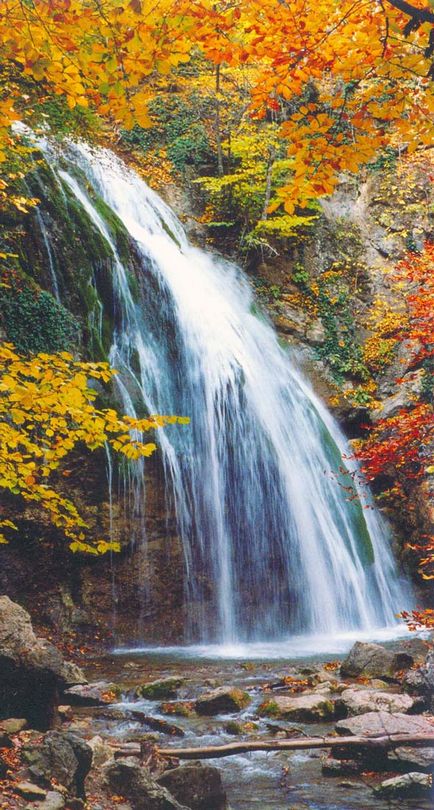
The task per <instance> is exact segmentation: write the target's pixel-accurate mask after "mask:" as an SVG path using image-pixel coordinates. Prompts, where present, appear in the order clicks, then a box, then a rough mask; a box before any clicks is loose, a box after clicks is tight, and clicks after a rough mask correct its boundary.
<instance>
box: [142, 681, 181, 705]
mask: <svg viewBox="0 0 434 810" xmlns="http://www.w3.org/2000/svg"><path fill="white" fill-rule="evenodd" d="M182 684H183V679H182V678H165V679H164V680H162V681H152V683H145V684H143V685H142V686H138V687H137V689H136V695H138V696H139V697H143V698H147V699H148V700H168V699H170V698H173V697H176V694H177V691H178V689H179V688H180V687H181V686H182Z"/></svg>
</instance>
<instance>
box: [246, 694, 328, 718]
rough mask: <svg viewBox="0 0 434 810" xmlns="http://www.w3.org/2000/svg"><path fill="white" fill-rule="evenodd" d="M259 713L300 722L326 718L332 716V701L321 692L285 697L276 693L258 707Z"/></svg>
mask: <svg viewBox="0 0 434 810" xmlns="http://www.w3.org/2000/svg"><path fill="white" fill-rule="evenodd" d="M258 713H259V714H261V715H268V716H270V715H271V716H273V717H281V718H283V717H284V718H285V719H286V720H295V721H296V722H301V723H304V722H306V723H310V722H315V721H318V720H328V719H330V718H332V717H333V716H334V703H333V701H332V700H330V699H329V698H328V697H327V696H324V695H322V694H315V695H312V694H311V695H300V696H299V697H286V696H284V695H276V696H275V697H273V698H272V700H266V701H264V703H262V704H261V706H260V707H259V709H258Z"/></svg>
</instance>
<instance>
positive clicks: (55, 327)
mask: <svg viewBox="0 0 434 810" xmlns="http://www.w3.org/2000/svg"><path fill="white" fill-rule="evenodd" d="M0 318H1V323H2V327H3V329H4V331H5V333H6V337H7V339H8V340H9V341H11V342H12V343H14V344H15V346H16V348H17V349H18V351H20V352H23V353H28V352H42V351H44V352H59V351H65V350H69V349H73V348H74V346H76V345H77V343H78V342H79V334H80V329H79V325H78V322H77V320H76V319H75V318H74V316H73V315H72V314H71V313H70V312H68V310H67V309H65V307H63V306H62V305H61V304H59V303H58V302H57V301H56V299H55V298H53V296H52V295H51V293H49V292H45V291H42V290H40V291H37V292H35V290H34V289H32V288H30V287H24V288H23V289H22V290H16V289H13V288H10V289H7V288H2V289H1V292H0Z"/></svg>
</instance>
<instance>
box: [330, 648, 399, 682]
mask: <svg viewBox="0 0 434 810" xmlns="http://www.w3.org/2000/svg"><path fill="white" fill-rule="evenodd" d="M413 661H414V659H413V657H412V656H411V655H409V654H408V653H396V652H392V651H391V650H388V649H386V648H385V647H382V646H381V645H380V644H365V643H363V642H361V641H357V642H356V643H355V644H354V646H353V647H352V648H351V650H350V652H349V653H348V656H347V658H345V660H344V661H342V664H341V675H342V677H344V678H357V677H359V676H360V675H362V676H364V677H370V678H382V679H386V680H396V674H397V672H399V671H400V670H403V669H408V668H409V667H411V665H412V664H413Z"/></svg>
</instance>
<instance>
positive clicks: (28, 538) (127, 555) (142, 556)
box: [0, 163, 434, 643]
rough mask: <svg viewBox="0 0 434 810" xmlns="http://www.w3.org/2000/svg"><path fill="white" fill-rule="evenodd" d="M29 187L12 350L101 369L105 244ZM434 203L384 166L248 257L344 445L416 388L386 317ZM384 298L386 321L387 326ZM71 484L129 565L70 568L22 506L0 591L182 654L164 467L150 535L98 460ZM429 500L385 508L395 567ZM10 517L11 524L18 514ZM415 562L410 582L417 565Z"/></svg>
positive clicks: (17, 226) (176, 544)
mask: <svg viewBox="0 0 434 810" xmlns="http://www.w3.org/2000/svg"><path fill="white" fill-rule="evenodd" d="M27 182H28V186H29V188H30V190H31V192H32V193H33V194H34V195H35V196H38V197H39V198H40V199H41V204H40V206H39V208H38V211H33V213H32V212H31V213H30V214H19V213H17V214H16V216H15V218H12V219H11V218H9V219H8V220H7V221H5V222H4V223H2V224H3V225H4V244H3V248H2V249H5V250H6V251H7V252H8V253H9V254H13V258H12V259H11V260H10V261H9V263H8V268H7V269H6V270H5V273H6V275H5V276H4V279H3V280H4V282H5V283H6V285H7V286H5V287H3V289H2V306H1V328H2V332H3V335H4V337H5V338H6V339H8V340H10V341H13V342H15V343H16V345H17V347H18V348H21V349H22V350H23V351H25V350H31V351H39V350H41V349H44V350H49V351H56V350H62V349H65V348H72V349H73V350H74V351H76V352H78V353H80V354H81V355H82V356H84V357H88V358H93V359H103V358H105V357H106V356H107V352H108V349H109V346H110V342H111V337H112V334H113V329H114V326H115V325H116V322H117V317H118V313H117V312H116V307H115V306H114V303H113V301H114V296H113V281H112V273H111V257H110V254H109V251H108V250H107V245H106V243H105V242H104V240H103V239H102V238H101V236H100V235H99V234H98V232H97V230H96V229H95V227H94V226H93V225H92V222H91V221H90V220H89V218H88V217H87V215H86V214H85V212H84V211H83V210H82V209H81V208H80V207H79V206H77V204H76V202H75V201H74V199H73V198H72V196H71V195H69V194H68V191H67V189H65V188H63V187H62V188H59V185H58V183H57V182H56V180H55V178H54V176H53V174H52V172H51V170H50V168H49V167H48V166H47V165H44V164H42V165H39V166H38V169H37V171H35V172H33V173H32V174H30V175H29V177H28V178H27ZM428 189H429V178H428V175H427V169H426V166H425V165H424V164H418V163H416V164H415V165H413V164H411V163H410V164H409V165H407V164H405V166H403V165H400V164H397V165H389V166H385V167H378V169H376V170H373V171H372V173H371V174H369V175H367V176H366V177H365V178H364V179H362V180H359V181H358V182H357V183H356V182H349V181H348V182H343V183H342V185H341V187H340V189H339V191H338V192H337V194H335V195H334V197H333V198H331V199H330V200H328V201H326V202H325V203H324V204H323V206H322V210H321V212H320V214H319V216H318V219H317V220H316V223H315V224H314V226H313V227H312V228H311V229H310V231H309V232H307V233H306V234H305V235H304V236H303V237H301V238H300V239H292V240H287V242H286V243H281V244H280V245H279V246H278V249H277V255H276V253H274V254H273V256H272V258H270V257H268V256H267V255H262V256H257V255H256V256H253V257H251V260H250V263H249V265H248V267H247V271H248V273H249V274H250V275H251V276H252V279H253V282H254V284H255V287H256V289H257V294H258V297H259V299H260V300H261V301H262V303H263V304H264V305H265V306H266V308H267V310H268V312H269V314H270V317H271V318H272V319H273V321H274V323H275V325H276V328H277V330H278V332H279V334H280V336H281V338H282V340H283V341H284V342H285V343H287V344H289V345H290V346H293V347H294V348H296V349H297V356H298V358H299V362H300V363H301V364H302V365H303V366H304V367H305V369H306V372H307V374H308V375H309V377H310V379H311V380H312V382H313V385H314V386H315V387H316V388H317V389H318V391H319V393H320V394H321V395H322V396H323V397H324V399H325V400H326V401H327V402H328V404H329V406H330V407H331V408H332V409H334V410H335V413H336V415H337V416H338V418H339V419H340V421H341V422H342V423H343V425H344V427H345V429H346V431H347V433H348V434H349V435H350V437H351V436H358V435H360V424H361V422H364V421H367V420H368V419H371V420H373V421H375V420H376V419H378V418H380V417H381V416H382V415H389V414H392V413H394V412H396V411H397V410H399V408H400V407H402V405H403V404H406V402H407V401H409V400H410V399H411V397H412V396H413V393H414V386H415V385H417V381H416V382H414V380H413V378H411V379H410V376H409V377H408V384H404V385H401V386H399V388H397V386H396V382H395V380H396V377H397V376H399V377H404V380H405V375H406V367H405V364H404V362H403V361H404V357H403V356H402V352H400V347H399V345H397V344H395V343H394V342H393V341H390V338H389V336H388V332H387V317H389V318H390V317H392V316H393V314H394V313H399V312H400V311H401V309H400V308H402V306H403V303H402V300H401V298H400V295H401V293H400V291H399V289H397V288H395V286H394V285H393V283H391V280H390V270H391V268H392V267H393V264H394V263H395V262H396V260H397V259H399V258H401V257H402V256H403V255H404V253H405V251H406V250H407V249H408V248H409V247H410V248H412V247H415V248H418V246H419V245H422V244H423V240H424V239H425V238H426V237H427V236H429V234H430V227H431V225H430V218H429V206H428V202H427V201H428ZM167 198H168V202H169V203H171V204H174V206H175V208H176V209H177V212H178V213H179V214H180V215H181V218H182V219H184V221H185V222H186V225H187V227H188V229H189V230H190V231H191V235H192V238H193V239H194V240H195V241H196V242H197V243H202V244H203V243H204V239H205V234H204V233H203V231H202V230H201V228H200V227H198V226H197V223H196V221H195V215H194V211H195V207H194V205H196V204H197V199H196V200H195V203H194V204H193V203H192V198H190V197H189V195H188V193H182V194H181V193H180V192H179V191H176V190H173V189H167ZM95 202H96V203H97V204H98V205H99V206H101V207H102V208H103V207H104V203H103V202H102V201H101V200H97V201H95ZM104 215H105V216H106V217H107V216H110V217H111V226H112V232H114V233H115V234H116V241H117V247H118V250H119V252H120V253H121V254H122V255H123V256H124V257H125V262H126V264H127V266H128V272H129V276H130V286H131V289H132V290H134V289H135V285H136V284H137V276H136V269H137V268H136V265H135V258H134V247H133V246H132V245H131V244H130V242H129V239H128V236H127V234H126V232H125V230H124V228H123V226H122V224H121V223H120V222H119V221H118V220H117V218H116V217H115V216H114V215H113V214H110V213H109V212H108V211H107V208H106V207H105V208H104ZM217 247H218V245H217ZM222 248H224V245H223V244H222ZM11 262H12V263H11ZM380 298H381V299H382V300H383V301H384V302H385V307H386V310H382V311H379V309H378V307H379V304H378V300H379V299H380ZM382 319H383V321H385V325H384V326H382ZM378 322H380V326H379V324H378ZM382 330H383V331H382ZM112 396H114V393H113V392H112ZM68 469H69V471H70V472H69V477H68V479H67V482H66V483H65V482H64V483H63V484H62V483H60V486H67V490H68V494H69V496H71V495H72V496H73V498H74V500H75V502H76V503H77V504H78V505H79V506H80V507H81V509H82V511H83V513H84V515H85V517H86V519H87V521H88V522H89V524H90V526H91V527H92V531H93V532H94V533H95V535H100V536H107V537H108V536H110V537H111V539H113V540H119V541H120V543H121V546H122V551H121V553H120V554H119V555H114V557H113V559H101V558H98V559H96V560H93V559H92V560H90V559H88V558H79V557H76V556H74V555H71V554H70V552H68V551H67V549H66V548H64V545H65V544H64V541H63V540H62V538H61V537H60V536H59V535H58V533H56V531H55V530H53V529H52V528H51V527H50V526H49V525H47V524H45V523H44V522H43V521H42V519H41V517H40V515H39V514H37V513H36V511H35V510H34V509H33V508H30V507H28V506H27V507H22V509H21V512H20V514H19V520H18V523H19V527H20V533H19V534H20V536H19V539H18V540H16V541H13V542H11V544H10V545H9V546H2V547H0V548H1V552H0V554H1V557H2V564H1V566H0V590H2V591H3V592H5V593H7V594H8V595H10V596H11V598H16V599H18V600H19V601H20V602H22V603H23V604H25V605H26V606H27V607H28V609H29V610H30V611H31V613H32V614H33V616H34V617H36V619H37V621H38V622H39V623H41V624H47V625H50V626H52V627H53V628H55V629H57V630H60V631H71V630H77V631H79V632H81V633H86V632H89V633H91V634H95V633H97V635H98V634H101V633H102V634H103V635H104V636H106V635H107V634H108V635H109V636H110V639H111V640H114V641H115V642H121V643H128V641H133V640H134V641H137V640H140V639H143V640H146V641H151V642H153V641H163V642H170V641H179V640H180V639H181V638H182V633H183V627H184V607H183V601H184V582H183V570H184V565H183V553H182V548H181V543H180V540H179V538H178V537H177V535H176V529H175V521H174V516H173V515H172V514H170V510H169V513H168V510H167V504H166V498H165V493H164V481H163V474H162V470H161V467H160V465H159V462H158V458H156V459H155V460H154V459H152V460H151V461H150V462H147V467H146V470H147V472H146V482H145V490H144V493H143V498H144V499H145V501H146V508H145V512H146V519H145V521H143V519H142V514H140V510H138V509H137V504H136V505H135V504H134V503H133V502H132V501H131V500H129V499H128V497H127V495H126V494H125V490H124V487H123V480H122V476H121V475H118V472H117V471H116V470H115V471H114V478H113V481H112V488H111V495H110V492H109V488H108V481H107V469H106V458H105V456H104V455H103V454H92V455H87V454H80V455H77V457H75V458H72V459H70V460H69V461H68ZM407 483H408V482H407ZM431 497H432V485H431V482H430V480H429V479H425V480H423V481H422V482H420V483H418V484H417V485H414V484H410V483H408V485H407V488H406V498H407V503H406V504H405V507H404V509H403V504H402V503H396V504H393V503H389V504H388V506H387V514H388V517H389V518H390V519H391V521H392V522H393V523H394V525H395V527H396V533H397V537H398V544H397V545H398V549H399V553H400V555H401V556H404V557H406V556H407V557H408V555H407V553H405V554H403V552H402V547H403V544H404V541H408V540H415V539H417V537H418V536H419V535H420V534H421V533H424V532H431V531H432V529H433V520H434V514H433V509H432V507H431V505H430V503H431ZM11 506H12V504H11ZM13 509H14V516H15V515H16V509H17V505H16V504H15V503H14V504H13ZM144 546H146V553H143V548H144ZM407 561H408V562H409V563H410V566H412V567H413V568H415V562H414V560H412V559H407ZM190 613H191V610H190ZM107 628H110V629H109V631H107ZM104 640H106V639H105V638H104Z"/></svg>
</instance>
